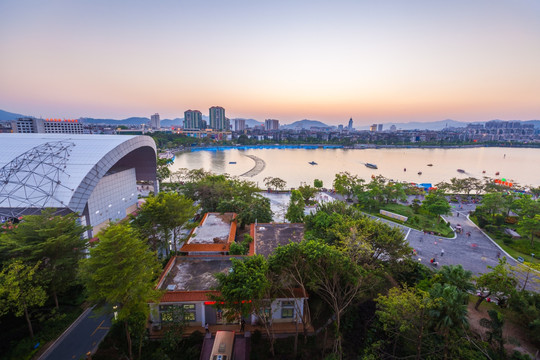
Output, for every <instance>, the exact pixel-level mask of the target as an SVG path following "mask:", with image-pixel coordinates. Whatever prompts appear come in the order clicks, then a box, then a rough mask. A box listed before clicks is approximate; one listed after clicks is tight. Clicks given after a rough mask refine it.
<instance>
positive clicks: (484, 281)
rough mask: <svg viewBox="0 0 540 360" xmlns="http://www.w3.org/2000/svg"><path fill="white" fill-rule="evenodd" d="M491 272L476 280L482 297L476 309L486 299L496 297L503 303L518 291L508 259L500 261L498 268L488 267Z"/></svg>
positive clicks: (477, 302) (479, 298)
mask: <svg viewBox="0 0 540 360" xmlns="http://www.w3.org/2000/svg"><path fill="white" fill-rule="evenodd" d="M488 269H490V270H491V271H490V272H487V273H485V274H482V275H480V276H479V277H478V278H477V279H476V288H477V289H478V290H479V291H480V296H479V297H478V301H476V305H475V306H474V308H475V309H476V310H478V307H479V306H480V304H481V303H482V301H484V300H485V299H486V298H488V297H490V296H491V295H494V296H495V297H497V298H498V299H499V301H500V302H501V303H502V302H503V301H504V299H505V298H506V297H508V296H510V295H511V294H513V293H514V292H515V291H516V286H517V280H516V278H515V277H514V275H513V273H512V271H511V270H510V269H509V267H508V263H507V262H506V258H502V259H499V264H497V266H488Z"/></svg>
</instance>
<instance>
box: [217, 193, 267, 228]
mask: <svg viewBox="0 0 540 360" xmlns="http://www.w3.org/2000/svg"><path fill="white" fill-rule="evenodd" d="M217 210H218V211H220V212H235V213H237V214H238V222H239V225H240V228H242V229H243V228H244V227H245V226H246V225H247V224H252V223H254V222H255V221H258V222H261V223H268V222H271V221H272V215H273V213H272V208H271V207H270V200H269V199H268V198H266V197H264V196H262V195H260V194H252V195H247V196H245V197H244V198H240V197H235V198H232V199H227V200H223V201H221V202H220V203H219V205H218V208H217Z"/></svg>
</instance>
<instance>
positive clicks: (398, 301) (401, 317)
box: [376, 287, 435, 359]
mask: <svg viewBox="0 0 540 360" xmlns="http://www.w3.org/2000/svg"><path fill="white" fill-rule="evenodd" d="M376 302H377V312H376V314H377V318H378V320H379V322H380V323H381V324H382V327H383V330H384V331H385V332H386V333H387V334H388V335H389V338H390V339H392V340H393V342H394V344H393V349H392V356H393V357H394V356H396V347H397V344H398V343H399V341H401V342H402V343H403V344H404V345H406V344H411V345H414V350H415V358H416V359H421V358H423V356H422V355H423V348H422V347H423V345H424V341H425V337H426V336H427V335H429V327H430V324H431V317H430V315H429V312H430V311H431V310H432V309H433V308H435V302H434V300H433V299H432V298H431V297H430V296H429V294H428V293H427V292H425V291H423V290H419V289H414V288H413V289H410V288H407V287H405V288H404V289H400V288H397V287H396V288H392V289H390V291H389V292H388V295H386V296H382V295H381V296H379V297H378V298H377V299H376Z"/></svg>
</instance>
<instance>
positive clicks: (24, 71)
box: [0, 0, 540, 126]
mask: <svg viewBox="0 0 540 360" xmlns="http://www.w3.org/2000/svg"><path fill="white" fill-rule="evenodd" d="M211 106H223V107H224V108H225V110H226V116H227V117H229V118H231V119H232V118H236V117H243V118H254V119H257V120H259V121H263V120H264V119H267V118H272V119H278V120H280V123H281V124H287V123H291V122H293V121H296V120H301V119H313V120H320V121H323V122H325V123H327V124H330V125H338V124H346V123H347V121H348V119H349V118H351V117H352V118H353V120H354V125H359V126H360V125H368V124H371V123H385V122H409V121H437V120H443V119H454V120H459V121H486V120H491V119H503V120H511V119H521V120H529V119H540V1H538V0H507V1H502V0H453V1H434V0H406V1H405V0H376V1H366V0H350V1H346V0H334V1H329V0H328V1H318V0H309V1H304V0H296V1H295V0H283V1H282V0H273V1H254V0H246V1H241V0H227V1H223V0H216V1H207V0H190V1H184V0H176V1H173V0H158V1H148V0H144V1H142V0H129V1H121V0H92V1H87V0H64V1H60V0H48V1H43V0H0V109H2V110H6V111H10V112H15V113H21V114H24V115H32V116H38V117H39V116H42V117H43V118H49V117H54V118H78V117H95V118H116V119H122V118H126V117H130V116H146V117H149V116H150V115H151V114H154V113H156V112H157V113H159V114H160V115H161V118H162V119H164V118H176V117H183V114H184V111H186V110H188V109H197V110H200V111H201V112H202V113H203V114H205V115H208V108H210V107H211Z"/></svg>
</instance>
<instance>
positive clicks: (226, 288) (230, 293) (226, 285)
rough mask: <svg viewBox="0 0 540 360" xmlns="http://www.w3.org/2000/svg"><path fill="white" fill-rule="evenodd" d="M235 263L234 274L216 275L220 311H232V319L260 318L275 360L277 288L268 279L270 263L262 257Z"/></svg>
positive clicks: (215, 297) (234, 261)
mask: <svg viewBox="0 0 540 360" xmlns="http://www.w3.org/2000/svg"><path fill="white" fill-rule="evenodd" d="M231 260H232V271H231V272H229V273H228V274H224V273H218V274H216V275H215V276H216V279H217V281H218V286H217V290H219V292H220V295H218V296H214V297H213V298H214V299H215V300H216V303H217V304H219V305H218V306H219V307H220V308H222V309H225V310H228V314H229V317H230V319H238V317H239V316H248V315H251V314H254V315H255V316H257V318H258V319H259V321H260V323H261V324H262V325H263V326H264V328H265V331H266V334H267V336H268V339H270V352H271V353H272V356H273V357H274V356H275V353H274V342H275V338H274V332H273V330H272V325H271V321H270V319H271V317H272V309H271V303H272V297H271V295H272V289H273V287H272V283H271V282H270V280H269V277H268V262H267V261H266V260H265V259H264V257H263V256H262V255H255V256H250V257H247V258H244V259H235V258H233V259H231Z"/></svg>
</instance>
